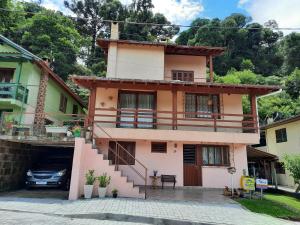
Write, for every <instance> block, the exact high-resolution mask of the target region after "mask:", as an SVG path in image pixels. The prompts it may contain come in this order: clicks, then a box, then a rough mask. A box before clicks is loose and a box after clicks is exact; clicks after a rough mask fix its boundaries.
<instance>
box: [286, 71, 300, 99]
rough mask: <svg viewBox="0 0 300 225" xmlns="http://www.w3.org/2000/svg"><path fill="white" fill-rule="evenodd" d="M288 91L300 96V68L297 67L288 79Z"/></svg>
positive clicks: (290, 93)
mask: <svg viewBox="0 0 300 225" xmlns="http://www.w3.org/2000/svg"><path fill="white" fill-rule="evenodd" d="M285 85H286V92H287V93H288V94H289V95H290V96H291V97H292V98H293V99H298V98H299V97H300V69H298V68H296V69H295V70H294V72H292V73H291V74H290V76H288V78H287V80H286V83H285Z"/></svg>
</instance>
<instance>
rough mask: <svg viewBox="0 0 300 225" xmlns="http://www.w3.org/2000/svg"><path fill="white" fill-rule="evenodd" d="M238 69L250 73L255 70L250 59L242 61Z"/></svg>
mask: <svg viewBox="0 0 300 225" xmlns="http://www.w3.org/2000/svg"><path fill="white" fill-rule="evenodd" d="M240 67H241V70H250V71H254V68H255V67H254V65H253V63H252V62H251V60H250V59H243V61H242V63H241V66H240Z"/></svg>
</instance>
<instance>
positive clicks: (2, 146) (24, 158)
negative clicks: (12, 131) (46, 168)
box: [0, 140, 33, 191]
mask: <svg viewBox="0 0 300 225" xmlns="http://www.w3.org/2000/svg"><path fill="white" fill-rule="evenodd" d="M32 152H33V151H32V146H31V145H28V144H23V143H17V142H11V141H5V140H0V191H7V190H15V189H18V188H22V187H24V181H25V180H24V179H25V175H26V172H27V171H26V170H27V169H28V168H29V167H30V166H31V162H32V159H33V154H32Z"/></svg>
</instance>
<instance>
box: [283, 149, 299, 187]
mask: <svg viewBox="0 0 300 225" xmlns="http://www.w3.org/2000/svg"><path fill="white" fill-rule="evenodd" d="M284 167H285V169H286V170H288V171H289V172H290V173H291V176H292V177H293V178H294V182H295V183H296V184H300V155H285V156H284Z"/></svg>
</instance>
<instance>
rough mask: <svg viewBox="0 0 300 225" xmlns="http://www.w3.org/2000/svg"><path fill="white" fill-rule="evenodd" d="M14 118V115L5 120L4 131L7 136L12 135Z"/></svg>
mask: <svg viewBox="0 0 300 225" xmlns="http://www.w3.org/2000/svg"><path fill="white" fill-rule="evenodd" d="M14 122H15V121H14V118H13V116H12V115H8V116H5V118H4V130H5V134H6V135H12V128H13V125H14Z"/></svg>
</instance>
